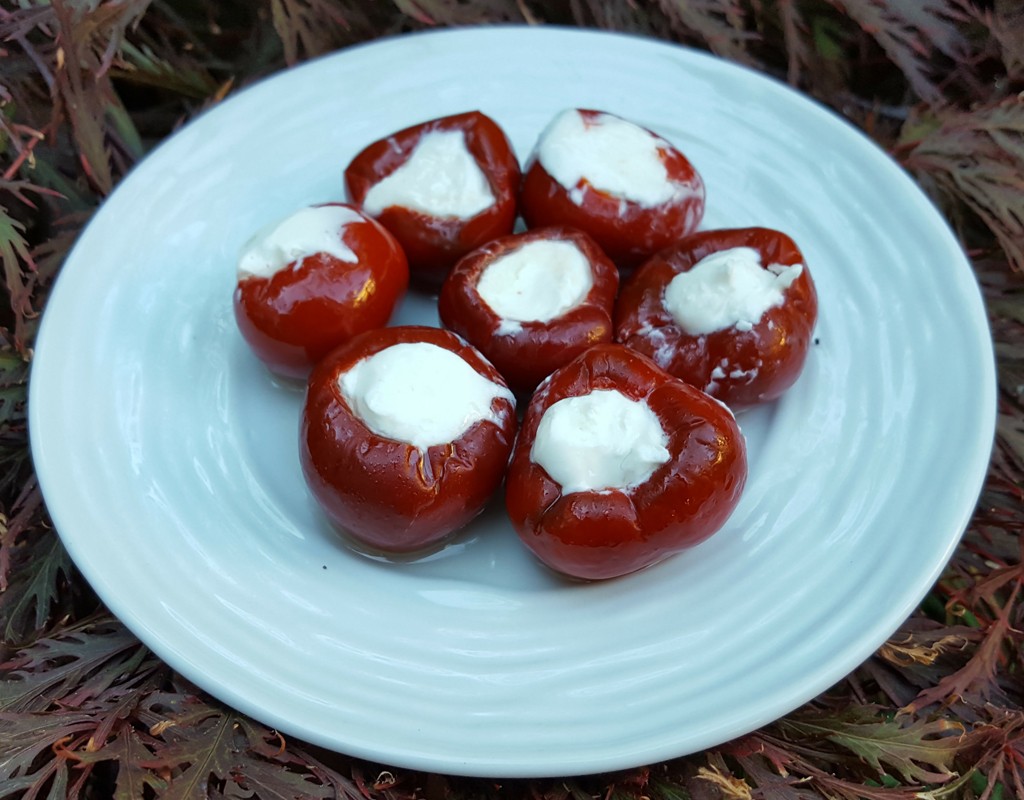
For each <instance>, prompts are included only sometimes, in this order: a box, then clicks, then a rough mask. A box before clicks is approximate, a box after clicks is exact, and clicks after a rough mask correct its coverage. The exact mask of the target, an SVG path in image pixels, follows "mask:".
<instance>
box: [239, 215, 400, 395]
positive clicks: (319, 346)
mask: <svg viewBox="0 0 1024 800" xmlns="http://www.w3.org/2000/svg"><path fill="white" fill-rule="evenodd" d="M325 205H344V204H342V203H327V204H325ZM350 207H351V206H350ZM354 210H355V209H354ZM342 241H344V243H345V244H346V245H348V247H349V249H351V250H352V252H353V253H355V254H356V256H357V258H358V262H357V263H355V264H352V263H349V262H347V261H341V260H340V259H337V258H335V257H334V256H332V255H329V254H327V253H315V254H313V255H309V256H307V257H305V258H303V259H302V260H301V261H299V262H297V263H294V262H293V264H291V265H289V266H288V267H285V268H284V269H282V270H280V271H279V272H277V273H275V274H274V275H272V276H271V277H270V278H262V277H255V276H254V277H247V278H244V279H242V280H241V281H239V282H238V284H237V285H236V287H235V293H234V312H235V320H236V322H237V323H238V329H239V331H241V333H242V337H243V338H244V339H245V341H246V342H247V343H248V345H249V347H250V348H251V349H252V351H253V352H254V353H255V354H256V356H257V357H258V358H259V359H260V360H262V361H263V362H264V363H265V364H266V365H267V367H268V368H269V369H270V370H271V371H272V372H275V373H277V374H279V375H283V376H286V377H290V378H301V379H305V378H306V377H307V376H308V375H309V371H310V369H311V368H312V367H313V365H314V364H315V363H316V362H317V361H319V360H320V359H321V358H323V357H324V356H325V355H327V353H329V352H330V351H331V350H333V349H334V348H335V347H337V346H338V345H340V344H342V343H343V342H346V341H348V340H349V339H351V338H352V337H353V336H355V335H356V334H357V333H362V332H363V331H366V330H370V329H371V328H377V327H381V326H383V325H386V324H387V323H388V320H389V319H390V318H391V314H392V313H393V311H394V310H395V307H396V306H397V305H398V302H399V301H400V300H401V299H402V297H403V296H404V295H405V291H406V288H407V287H408V285H409V267H408V264H407V262H406V259H405V253H403V252H402V248H401V247H399V245H398V242H397V241H396V240H395V238H394V237H393V236H392V235H391V234H390V233H388V232H387V230H385V229H384V228H383V227H382V226H381V225H380V224H379V223H377V222H375V221H374V220H372V219H370V218H369V217H366V216H363V219H362V220H361V221H359V222H353V223H350V224H349V225H347V226H346V227H345V229H344V232H343V234H342Z"/></svg>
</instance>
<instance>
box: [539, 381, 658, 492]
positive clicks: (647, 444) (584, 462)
mask: <svg viewBox="0 0 1024 800" xmlns="http://www.w3.org/2000/svg"><path fill="white" fill-rule="evenodd" d="M669 457H670V455H669V451H668V435H667V434H666V433H665V429H664V428H663V427H662V425H661V421H660V420H659V419H658V417H657V415H656V414H655V413H654V412H653V411H651V408H650V406H648V405H647V403H645V402H643V401H639V400H631V399H630V398H628V397H626V396H625V395H624V394H622V393H621V392H619V391H617V390H615V389H597V390H595V391H592V392H591V393H590V394H585V395H581V396H579V397H567V398H565V399H564V400H559V401H558V402H557V403H554V404H553V405H552V406H551V407H550V408H548V410H547V411H545V412H544V416H543V417H541V420H540V425H539V426H538V427H537V436H536V438H535V439H534V441H533V447H532V449H531V450H530V460H531V461H533V462H534V463H535V464H537V465H539V466H541V467H542V468H543V469H544V471H545V472H547V474H548V475H550V476H551V478H552V480H554V481H556V482H557V483H558V484H559V485H561V487H562V493H563V494H571V493H572V492H587V491H595V492H598V491H603V490H607V489H630V488H632V487H634V486H638V485H640V484H641V483H643V482H644V481H646V480H647V479H648V478H650V477H651V475H652V474H654V470H656V469H657V468H658V467H659V466H661V465H662V464H664V463H665V462H666V461H668V460H669Z"/></svg>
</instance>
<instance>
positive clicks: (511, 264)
mask: <svg viewBox="0 0 1024 800" xmlns="http://www.w3.org/2000/svg"><path fill="white" fill-rule="evenodd" d="M593 285H594V278H593V275H592V274H591V271H590V262H589V261H587V258H586V256H584V255H583V253H582V252H580V249H579V248H578V247H577V246H576V245H575V244H573V243H572V242H567V241H565V240H541V241H535V242H527V243H526V244H524V245H522V246H521V247H517V248H516V249H515V250H513V251H512V252H510V253H506V254H504V255H501V256H499V257H498V258H496V259H494V260H493V261H492V262H491V263H490V264H488V265H487V266H486V267H485V268H484V270H483V272H482V273H481V274H480V278H479V279H478V280H477V284H476V290H477V294H479V295H480V299H482V300H483V301H484V302H485V303H486V304H487V305H488V306H490V307H491V310H492V311H494V313H495V314H497V315H498V316H499V317H501V318H502V319H503V320H511V321H513V322H548V321H550V320H552V319H554V318H555V317H560V316H561V315H562V314H564V313H565V312H567V311H569V310H570V309H572V308H575V307H576V306H578V305H579V304H580V303H581V302H583V300H584V298H586V296H587V294H588V293H589V292H590V289H591V288H592V287H593Z"/></svg>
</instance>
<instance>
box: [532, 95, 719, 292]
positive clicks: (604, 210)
mask: <svg viewBox="0 0 1024 800" xmlns="http://www.w3.org/2000/svg"><path fill="white" fill-rule="evenodd" d="M579 113H580V114H581V115H582V116H583V118H584V119H585V120H592V121H594V122H595V124H596V122H597V121H598V120H599V119H600V117H601V116H602V115H603V114H604V113H605V112H601V111H594V110H590V109H580V110H579ZM645 130H646V129H645ZM648 133H650V134H651V135H652V136H654V137H655V138H656V139H657V140H658V142H659V145H658V151H659V154H660V156H661V160H662V163H663V164H664V166H665V170H666V173H667V175H668V178H669V179H670V180H671V181H672V182H673V183H675V184H677V187H678V196H677V197H675V198H673V199H672V200H669V201H667V202H665V203H661V204H660V205H656V206H644V205H641V204H639V203H637V202H634V201H632V200H627V199H625V198H621V197H619V196H617V195H614V194H611V193H608V192H606V191H603V190H601V189H598V188H595V187H594V186H592V185H591V184H590V183H589V182H588V181H587V180H586V177H585V176H584V178H582V179H581V180H580V181H579V182H578V183H577V185H576V186H575V187H568V188H567V187H565V186H562V185H561V184H560V183H559V182H558V181H557V180H556V179H555V178H553V177H552V176H551V175H550V174H549V173H548V171H547V170H546V169H545V168H544V166H543V165H542V164H541V163H540V160H539V159H538V158H537V157H536V154H534V155H532V156H531V157H530V159H529V160H528V162H527V164H526V168H525V170H524V173H523V181H522V187H521V189H520V192H519V213H520V214H521V215H522V217H523V219H524V220H525V221H526V224H527V226H528V227H530V228H536V227H545V226H549V225H568V226H571V227H573V228H578V229H579V230H581V231H584V232H585V233H586V234H587V235H589V236H590V237H591V238H593V239H594V241H596V242H597V244H598V245H599V246H600V247H601V249H602V250H603V251H604V252H605V253H606V254H607V255H608V257H609V258H611V259H612V261H614V262H615V263H616V264H617V265H618V266H619V268H620V269H623V270H625V271H627V272H628V271H630V270H632V269H633V268H635V267H636V266H638V265H639V264H640V263H641V262H643V261H644V260H645V259H647V258H649V257H650V256H651V255H653V254H654V253H656V252H658V251H659V250H661V249H662V248H664V247H668V246H669V245H671V244H673V243H674V242H676V241H678V240H679V239H681V238H682V237H684V236H687V235H689V234H690V233H692V232H693V231H695V230H696V229H697V226H698V225H699V224H700V221H701V219H702V217H703V216H704V197H705V192H704V182H703V180H702V179H701V177H700V175H699V174H698V173H697V170H696V169H695V168H694V166H693V165H692V164H691V163H690V162H689V160H688V159H687V158H686V156H684V155H683V154H682V153H681V152H680V151H679V150H678V149H677V148H675V147H674V146H673V145H672V144H670V143H669V142H668V141H666V140H665V139H663V138H661V137H660V136H657V134H655V133H654V132H652V131H648ZM577 193H578V197H579V198H580V202H579V203H576V202H574V201H573V195H574V194H577Z"/></svg>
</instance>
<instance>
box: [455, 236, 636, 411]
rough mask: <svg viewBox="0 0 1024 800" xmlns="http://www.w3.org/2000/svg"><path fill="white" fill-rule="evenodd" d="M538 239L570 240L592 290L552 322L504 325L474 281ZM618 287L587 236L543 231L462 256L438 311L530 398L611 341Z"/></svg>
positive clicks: (616, 277)
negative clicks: (580, 357) (559, 373)
mask: <svg viewBox="0 0 1024 800" xmlns="http://www.w3.org/2000/svg"><path fill="white" fill-rule="evenodd" d="M542 241H564V242H569V243H570V244H572V245H574V246H575V247H576V248H577V249H578V250H579V252H580V253H581V254H582V255H583V257H584V258H585V259H586V261H587V263H588V264H589V265H590V271H591V277H592V280H593V283H592V285H591V287H590V291H589V292H587V294H586V296H585V297H584V298H583V300H582V301H580V303H579V304H577V305H576V306H574V307H572V308H571V309H569V310H567V311H565V312H563V313H562V314H560V315H559V316H557V317H555V318H553V319H550V320H546V321H539V320H526V321H522V322H519V323H518V324H512V325H507V324H504V320H503V319H502V318H501V317H499V316H498V314H497V313H496V312H495V311H494V310H493V309H492V308H491V307H490V306H489V305H488V304H487V303H486V302H485V301H484V300H483V298H481V297H480V294H479V292H478V290H477V283H478V281H479V280H480V277H481V276H482V275H483V273H484V271H485V270H486V269H487V267H488V266H490V265H491V264H492V263H494V262H495V261H497V260H498V259H500V258H502V257H504V256H506V255H509V254H511V253H513V252H515V251H516V250H518V249H519V248H521V247H523V246H524V245H527V244H531V243H533V242H542ZM618 287H619V274H618V270H617V269H616V268H615V265H614V264H613V263H612V262H611V261H610V260H609V259H608V257H607V256H606V255H605V254H604V253H602V252H601V249H600V248H599V247H598V246H597V245H596V244H595V243H594V241H593V240H592V239H591V238H590V237H589V236H587V235H586V234H585V233H581V232H580V231H576V230H573V229H572V228H566V227H554V228H542V229H538V230H533V231H528V232H526V233H521V234H513V235H511V236H506V237H503V238H501V239H496V240H494V241H492V242H489V243H488V244H486V245H484V246H483V247H481V248H478V249H477V250H474V251H473V252H472V253H470V254H469V255H467V256H465V257H464V258H463V259H462V260H460V261H459V263H458V264H456V266H455V268H454V269H453V270H452V271H451V273H450V274H449V276H448V279H447V280H446V281H445V283H444V286H443V287H442V288H441V295H440V297H439V299H438V310H439V312H440V316H441V322H442V323H443V324H444V326H445V327H446V328H448V329H449V330H452V331H455V332H456V333H458V334H459V335H460V336H463V337H464V338H465V339H467V340H468V341H469V342H470V343H472V344H473V345H474V346H476V347H477V348H478V349H479V350H480V352H482V353H483V354H484V355H485V356H486V357H487V358H488V359H490V361H491V363H492V364H494V366H496V367H497V368H498V371H499V372H500V373H501V374H502V375H503V376H504V377H505V380H506V381H508V385H509V386H510V387H512V389H513V390H514V391H516V392H517V393H520V394H529V393H530V392H532V391H533V390H534V389H535V388H536V387H537V384H538V383H540V382H541V381H542V380H543V379H544V378H546V377H547V376H548V375H550V374H551V373H552V372H554V371H555V370H556V369H557V368H558V367H560V366H563V365H564V364H567V363H568V362H570V361H572V360H573V359H574V358H575V357H576V356H578V355H579V354H580V353H582V352H583V351H584V350H586V349H587V348H588V347H591V346H592V345H594V344H598V343H600V342H610V341H611V340H612V336H613V325H612V312H613V309H614V305H615V295H616V292H617V291H618Z"/></svg>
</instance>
